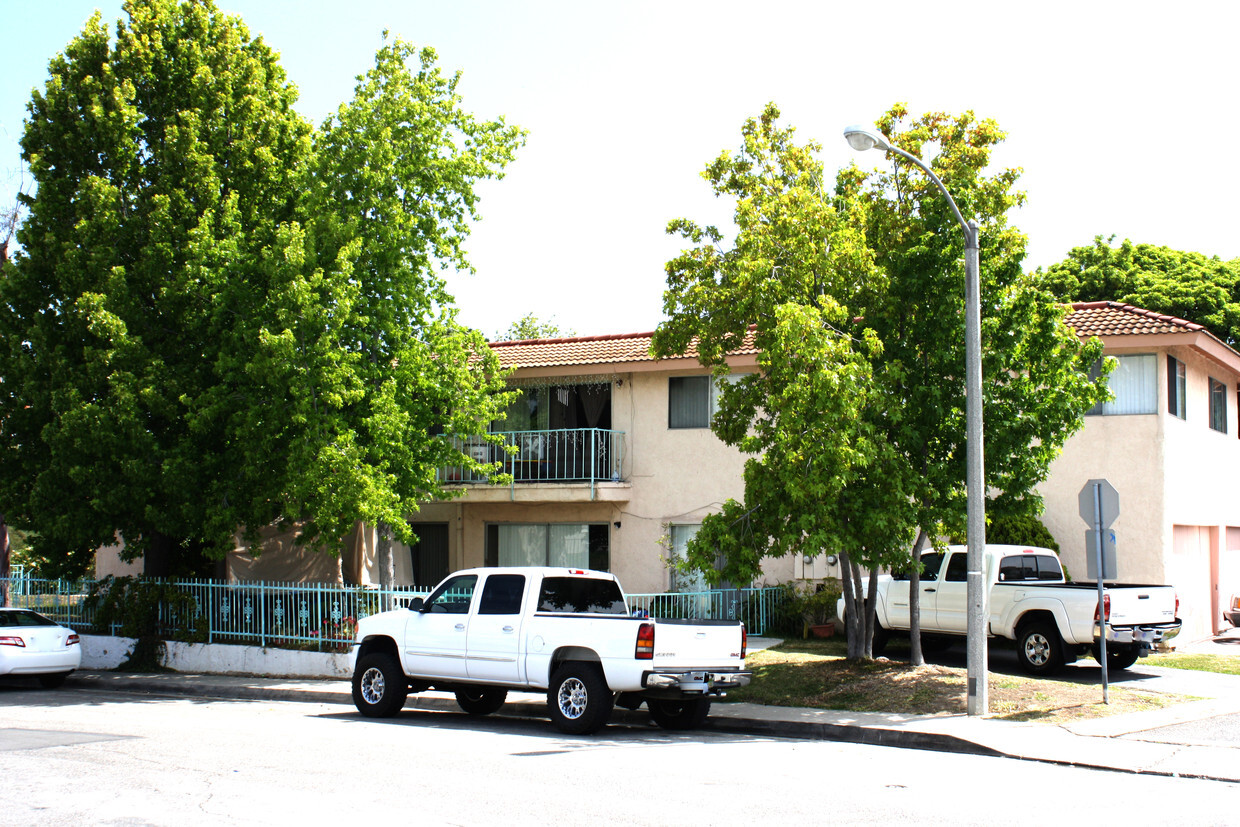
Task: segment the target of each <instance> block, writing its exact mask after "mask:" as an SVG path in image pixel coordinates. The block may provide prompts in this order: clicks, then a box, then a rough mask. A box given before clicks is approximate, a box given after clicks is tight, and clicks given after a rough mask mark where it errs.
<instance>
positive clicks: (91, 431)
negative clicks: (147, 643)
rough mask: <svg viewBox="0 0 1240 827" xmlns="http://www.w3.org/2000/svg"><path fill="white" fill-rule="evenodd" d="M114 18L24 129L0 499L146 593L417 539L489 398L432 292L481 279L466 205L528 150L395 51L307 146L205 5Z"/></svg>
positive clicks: (74, 552)
mask: <svg viewBox="0 0 1240 827" xmlns="http://www.w3.org/2000/svg"><path fill="white" fill-rule="evenodd" d="M125 11H126V13H127V15H128V20H127V21H123V22H118V23H117V26H116V33H115V37H114V38H109V35H108V32H107V29H106V28H105V27H104V26H103V25H102V23H101V21H100V18H99V16H98V15H97V14H96V16H95V17H94V18H92V19H91V21H90V22H88V23H87V25H86V28H85V29H84V31H83V32H82V34H81V35H80V36H79V37H78V38H77V39H75V40H74V41H73V42H72V43H71V44H70V45H69V46H68V47H67V48H66V50H65V52H64V53H63V54H60V55H57V56H56V57H55V58H53V59H52V61H51V63H50V65H49V74H50V77H49V80H48V82H47V84H46V86H45V88H44V89H43V90H42V91H36V92H35V93H34V96H33V99H32V101H31V103H30V105H29V113H30V114H29V118H28V121H27V126H26V132H25V135H24V137H23V139H22V148H23V158H24V160H25V161H26V162H27V163H28V164H29V166H30V169H31V173H32V175H33V178H34V181H35V184H36V186H37V190H36V192H35V194H34V195H33V196H31V197H28V198H25V199H24V200H25V203H26V205H27V206H28V208H29V211H30V213H29V218H28V219H27V220H26V222H25V224H24V225H23V227H22V228H21V230H20V232H19V240H20V242H21V245H22V252H21V253H20V254H19V255H18V257H17V258H16V260H15V262H13V264H12V265H10V266H9V267H8V269H7V270H6V271H5V278H4V279H3V280H2V281H0V316H2V318H0V337H3V338H0V378H2V380H3V385H2V387H3V389H4V390H3V393H0V426H2V427H3V430H4V434H5V437H6V439H5V443H6V445H5V449H6V456H5V457H4V462H3V463H0V501H2V502H4V503H5V504H6V506H7V508H8V509H9V514H10V519H11V521H13V522H15V523H18V524H20V525H26V526H30V527H33V528H36V529H37V532H38V533H37V535H36V539H35V545H36V548H35V552H36V553H39V554H41V555H42V556H45V557H50V558H52V559H58V560H60V561H62V562H63V564H64V568H65V570H66V571H74V570H81V569H82V568H84V567H85V565H87V564H88V563H89V561H90V559H91V556H92V554H93V551H94V549H95V548H96V547H98V546H100V545H102V544H105V543H109V542H113V541H114V540H115V539H116V538H117V537H118V536H121V537H123V538H124V540H125V542H126V546H127V548H126V552H127V554H128V555H130V556H137V555H144V557H145V560H146V570H147V572H148V573H149V574H172V573H202V572H203V571H204V570H206V569H207V568H209V560H210V559H211V558H218V557H219V556H221V555H222V554H223V553H224V552H225V551H226V550H227V549H229V548H230V547H231V546H232V544H233V536H234V533H235V531H236V529H237V527H238V526H245V527H246V528H247V529H248V530H249V531H250V532H251V533H253V532H256V531H257V529H258V528H259V527H261V526H264V525H268V524H270V523H272V522H278V521H282V522H285V523H289V522H291V521H297V522H298V523H299V524H300V525H301V527H302V532H301V539H302V540H303V541H304V542H307V543H313V544H319V545H322V546H324V547H326V548H335V547H338V544H339V542H340V538H341V537H343V535H344V533H345V530H347V527H348V526H350V525H352V524H353V522H354V521H356V520H359V519H360V520H366V521H369V522H371V523H372V524H378V523H385V524H387V525H390V526H393V527H394V528H393V529H392V531H394V532H395V533H396V534H398V535H400V536H408V527H407V526H405V525H404V520H403V515H404V514H407V513H409V512H410V511H412V510H414V509H415V508H416V503H417V502H418V501H419V500H420V499H423V498H426V497H429V496H434V495H436V494H438V493H440V489H439V488H438V487H437V485H436V483H435V481H434V473H433V468H434V466H435V465H437V464H439V463H440V462H442V461H444V460H445V457H447V456H449V455H450V453H451V447H450V446H451V439H450V436H451V435H452V434H454V433H458V432H462V431H467V430H470V429H473V428H475V427H476V426H477V423H478V422H483V421H486V420H487V419H489V418H490V417H491V416H492V415H493V411H494V410H495V409H496V407H497V406H498V404H499V402H500V401H502V400H497V399H496V393H497V392H498V391H499V389H500V387H501V382H500V377H499V371H498V367H497V365H496V364H495V362H494V361H493V360H492V359H490V358H489V354H488V353H487V349H486V348H485V347H484V346H483V343H482V341H481V338H480V337H478V336H477V335H476V334H472V333H470V332H469V331H467V330H464V329H463V328H462V327H461V326H460V325H458V324H457V323H456V322H455V319H454V315H453V310H452V308H451V299H450V297H449V296H447V294H446V293H445V292H444V289H443V284H442V281H441V280H440V279H439V278H438V277H437V276H436V275H435V272H434V267H435V266H436V265H445V266H461V265H464V264H465V263H466V262H465V261H464V258H463V252H462V248H461V240H462V238H463V237H464V235H465V234H466V233H467V231H468V222H469V220H470V219H471V218H472V217H473V215H474V207H475V203H476V195H475V194H474V192H473V184H474V182H475V181H476V180H477V179H479V178H484V177H490V176H496V175H499V173H500V171H501V170H502V167H503V165H504V164H505V163H506V162H507V161H508V160H509V159H510V158H511V157H512V152H513V150H514V148H515V146H516V145H517V144H518V143H519V140H520V135H519V133H518V131H517V130H514V129H512V128H511V127H507V126H505V125H503V123H502V122H481V123H479V122H475V121H474V120H473V119H472V118H471V117H470V116H468V115H467V114H466V113H464V112H463V111H461V109H460V106H459V99H458V98H457V97H456V94H455V84H456V80H455V78H443V77H441V76H440V75H439V73H438V72H437V70H435V69H434V66H433V61H434V54H433V52H429V51H427V52H424V53H422V54H421V55H419V57H420V59H421V67H420V68H419V69H418V70H417V71H414V70H411V69H410V68H409V67H408V66H407V64H406V63H405V61H406V60H407V59H408V58H409V57H410V56H411V55H412V54H413V50H412V49H411V48H410V47H408V46H407V45H406V44H403V43H400V42H397V43H394V44H388V45H385V46H384V47H383V49H381V50H380V52H379V55H378V57H377V60H376V66H375V69H374V70H373V71H372V72H371V73H370V74H368V75H367V76H366V77H365V78H363V79H360V80H359V85H358V89H357V93H356V96H355V98H354V100H353V101H352V102H351V103H350V104H346V105H345V106H344V107H342V108H341V110H340V112H338V113H337V115H336V116H335V117H334V118H333V119H329V121H328V122H327V123H326V124H325V125H324V126H323V128H322V129H320V130H317V131H316V130H314V129H313V128H312V127H311V126H310V125H309V124H308V123H306V122H305V121H304V120H303V119H302V118H301V117H300V116H299V115H297V113H296V112H295V111H294V110H293V103H294V101H295V98H296V94H295V90H294V88H293V87H292V86H291V85H290V84H289V83H288V81H287V79H286V78H285V75H284V72H283V70H282V69H281V68H280V65H279V62H278V60H277V57H276V54H275V53H274V52H273V51H272V50H271V49H270V48H268V47H267V45H266V44H265V43H263V41H262V39H261V38H251V37H250V35H249V32H248V31H247V29H246V27H245V25H244V24H243V23H242V22H241V20H239V19H238V18H236V17H233V16H230V15H227V14H223V13H221V12H220V11H219V10H218V9H217V8H216V7H215V6H214V4H213V3H212V2H210V0H191V1H190V2H184V3H180V4H177V3H175V2H172V0H131V2H128V3H126V5H125ZM346 155H347V157H345V156H346ZM471 354H474V355H473V357H472V361H471ZM439 432H442V433H439ZM432 434H435V435H433V436H432ZM452 461H453V462H460V463H466V464H468V462H469V460H468V457H461V456H459V455H453V457H452Z"/></svg>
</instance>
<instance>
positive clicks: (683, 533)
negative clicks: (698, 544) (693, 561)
mask: <svg viewBox="0 0 1240 827" xmlns="http://www.w3.org/2000/svg"><path fill="white" fill-rule="evenodd" d="M701 527H702V526H701V524H700V523H695V524H693V525H672V526H668V535H669V538H670V539H671V545H672V564H673V565H672V568H671V574H672V577H671V580H672V582H671V587H672V591H674V592H704V591H706V590H707V589H709V588H710V586H708V585H707V584H706V578H705V577H704V576H703V575H702V573H701V572H700V571H694V572H683V571H681V570H680V563H681V562H682V561H683V560H684V559H685V553H686V550H687V547H688V545H689V541H690V540H692V539H693V535H695V534H697V533H698V529H699V528H701Z"/></svg>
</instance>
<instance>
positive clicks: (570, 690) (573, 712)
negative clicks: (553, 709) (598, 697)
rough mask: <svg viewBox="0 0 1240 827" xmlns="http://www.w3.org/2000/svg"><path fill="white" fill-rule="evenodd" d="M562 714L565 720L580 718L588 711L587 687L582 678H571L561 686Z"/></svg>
mask: <svg viewBox="0 0 1240 827" xmlns="http://www.w3.org/2000/svg"><path fill="white" fill-rule="evenodd" d="M558 695H559V705H560V714H561V715H563V716H564V717H565V718H573V719H576V718H580V717H581V716H582V715H584V714H585V711H586V703H587V697H586V685H585V684H584V683H582V682H581V679H580V678H569V679H567V680H565V681H564V682H563V683H561V684H560V691H559V693H558Z"/></svg>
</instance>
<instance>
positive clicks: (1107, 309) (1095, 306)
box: [1065, 301, 1205, 336]
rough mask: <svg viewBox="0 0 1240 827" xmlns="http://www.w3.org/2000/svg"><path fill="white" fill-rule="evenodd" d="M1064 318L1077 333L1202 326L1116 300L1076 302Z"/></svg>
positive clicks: (1115, 333)
mask: <svg viewBox="0 0 1240 827" xmlns="http://www.w3.org/2000/svg"><path fill="white" fill-rule="evenodd" d="M1065 321H1066V322H1067V323H1068V325H1069V326H1071V327H1072V329H1073V330H1075V331H1076V333H1077V335H1078V336H1125V335H1129V336H1131V335H1138V334H1151V333H1188V332H1197V331H1201V330H1205V328H1204V327H1202V326H1201V325H1199V324H1197V323H1196V322H1190V321H1186V320H1184V319H1177V318H1176V317H1175V316H1167V315H1165V314H1163V313H1155V312H1154V311H1152V310H1143V309H1141V308H1140V307H1133V306H1132V305H1131V304H1121V303H1119V302H1106V301H1102V302H1077V303H1075V304H1073V305H1072V312H1071V313H1069V314H1068V317H1067V319H1065Z"/></svg>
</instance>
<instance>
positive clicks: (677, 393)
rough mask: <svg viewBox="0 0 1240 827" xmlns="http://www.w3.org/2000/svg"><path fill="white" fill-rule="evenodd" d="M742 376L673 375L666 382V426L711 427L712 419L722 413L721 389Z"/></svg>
mask: <svg viewBox="0 0 1240 827" xmlns="http://www.w3.org/2000/svg"><path fill="white" fill-rule="evenodd" d="M740 376H741V374H733V375H730V376H727V377H726V378H723V379H717V378H715V377H714V376H672V377H669V378H668V380H667V427H669V428H709V427H710V418H711V417H712V416H714V415H715V411H717V410H719V390H720V386H721V384H722V383H724V382H733V381H736V379H738V378H740Z"/></svg>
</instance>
